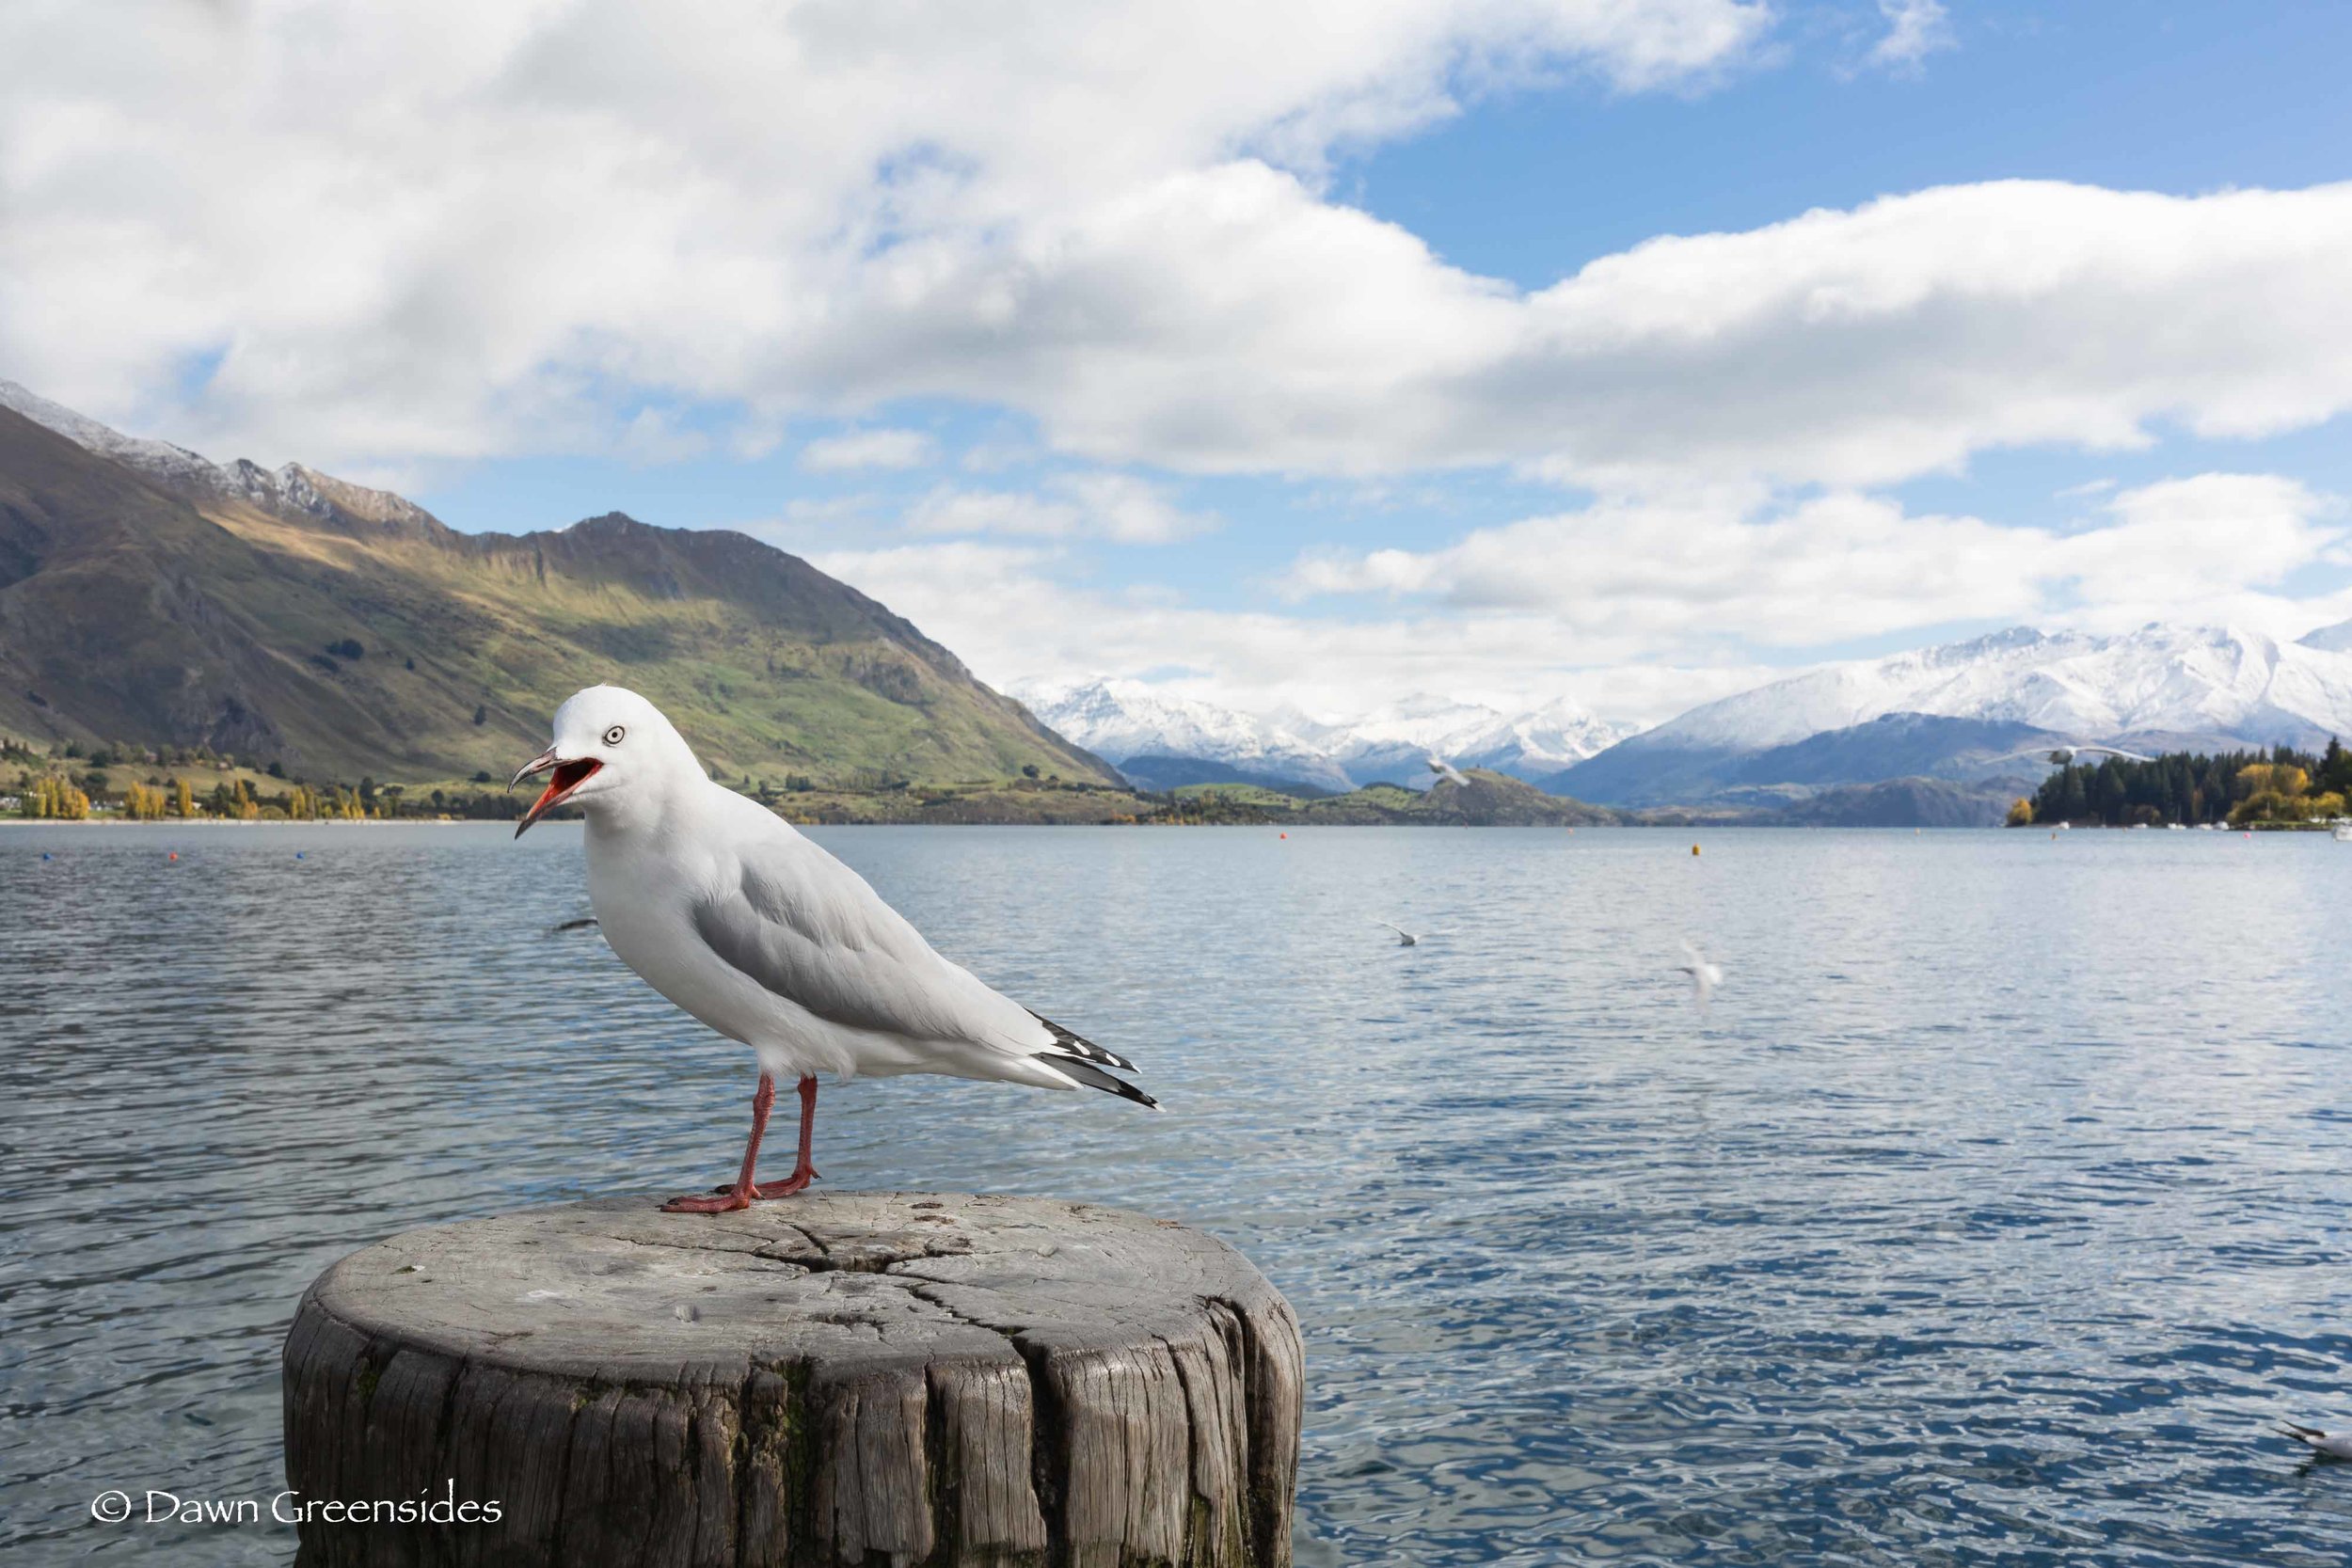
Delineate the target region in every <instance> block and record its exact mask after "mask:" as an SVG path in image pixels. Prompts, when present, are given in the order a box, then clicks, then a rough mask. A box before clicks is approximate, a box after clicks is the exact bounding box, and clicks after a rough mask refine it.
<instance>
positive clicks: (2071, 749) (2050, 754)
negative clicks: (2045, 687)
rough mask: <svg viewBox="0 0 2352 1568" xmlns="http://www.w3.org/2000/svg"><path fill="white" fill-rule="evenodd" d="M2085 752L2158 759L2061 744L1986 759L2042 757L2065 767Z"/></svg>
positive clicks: (2109, 748)
mask: <svg viewBox="0 0 2352 1568" xmlns="http://www.w3.org/2000/svg"><path fill="white" fill-rule="evenodd" d="M2083 752H2106V754H2107V755H2108V756H2111V757H2122V759H2123V760H2124V761H2125V762H2153V761H2155V760H2156V759H2155V758H2153V757H2144V756H2141V755H2140V754H2139V753H2138V752H2126V751H2123V750H2122V749H2121V748H2119V747H2115V746H2060V747H2058V748H2057V749H2056V750H2055V751H2047V752H2042V751H2026V752H2002V753H2001V754H2000V755H1999V756H1997V757H1987V758H1985V760H1986V761H1987V762H2010V761H2013V760H2014V759H2016V758H2018V757H2040V758H2042V760H2043V761H2044V762H2047V763H2048V764H2049V765H2050V766H2051V767H2053V768H2063V767H2065V766H2066V765H2067V764H2068V763H2070V762H2073V761H2074V759H2075V758H2076V757H2078V756H2080V755H2081V754H2082V753H2083Z"/></svg>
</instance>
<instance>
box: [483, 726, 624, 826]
mask: <svg viewBox="0 0 2352 1568" xmlns="http://www.w3.org/2000/svg"><path fill="white" fill-rule="evenodd" d="M603 766H604V764H602V763H600V762H598V761H597V760H596V758H594V757H581V758H580V760H579V761H577V762H559V761H557V760H556V756H555V748H554V747H552V746H550V747H548V749H547V750H546V751H544V752H540V753H539V754H538V755H537V756H535V757H532V759H531V760H530V761H529V762H526V763H524V764H523V765H522V767H521V768H518V769H516V773H515V777H514V779H513V780H512V781H511V782H510V783H509V784H507V786H506V787H507V788H509V789H512V788H514V787H515V785H516V784H520V783H522V782H523V781H524V780H525V779H528V778H530V777H531V776H532V774H534V773H545V772H547V771H548V769H549V768H552V769H554V773H553V776H552V777H550V778H549V779H548V786H547V788H545V789H543V790H541V791H540V792H539V798H538V799H537V800H533V801H532V802H531V809H530V810H529V811H527V812H525V813H523V819H522V820H521V821H519V822H517V823H516V824H515V836H516V838H520V837H522V836H523V834H524V833H525V832H529V831H530V828H531V825H532V823H533V822H536V821H538V820H539V818H541V817H543V816H546V815H547V814H548V813H549V812H551V811H553V810H554V809H555V808H556V807H558V806H560V805H562V804H563V803H564V801H566V800H570V799H571V796H572V791H573V790H575V789H578V788H579V787H580V785H581V784H586V783H587V782H588V776H589V775H590V774H592V773H594V772H595V771H596V769H597V768H602V767H603Z"/></svg>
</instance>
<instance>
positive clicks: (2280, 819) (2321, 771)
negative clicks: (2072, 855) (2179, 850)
mask: <svg viewBox="0 0 2352 1568" xmlns="http://www.w3.org/2000/svg"><path fill="white" fill-rule="evenodd" d="M2347 799H2352V752H2346V751H2345V750H2344V746H2343V744H2342V743H2341V742H2340V741H2337V740H2332V739H2331V740H2329V741H2328V749H2327V750H2326V751H2325V752H2320V753H2318V754H2316V755H2314V754H2312V753H2311V752H2300V751H2296V750H2295V749H2294V748H2292V747H2288V746H2280V747H2276V748H2274V749H2272V750H2270V751H2267V752H2221V753H2219V754H2216V755H2208V754H2205V753H2202V752H2167V753H2165V754H2164V755H2162V756H2159V757H2155V758H2153V759H2152V760H2150V761H2147V762H2133V761H2130V760H2128V759H2125V758H2122V757H2107V758H2106V759H2104V760H2103V761H2101V762H2099V763H2098V764H2096V765H2095V766H2093V765H2091V764H2088V763H2075V764H2072V765H2069V766H2067V767H2063V768H2058V769H2057V770H2056V771H2054V772H2053V773H2051V774H2050V776H2049V777H2048V778H2047V779H2044V780H2043V781H2042V787H2041V788H2040V789H2039V790H2037V791H2035V792H2034V796H2033V799H2032V800H2031V801H2030V802H2021V804H2022V805H2029V806H2030V810H2029V811H2020V810H2012V811H2011V812H2010V826H2012V827H2022V826H2024V825H2026V824H2027V823H2032V822H2078V823H2082V824H2084V825H2086V826H2088V825H2091V824H2098V825H2101V826H2105V827H2110V828H2126V827H2133V826H2136V825H2145V826H2148V827H2152V828H2156V827H2169V826H2170V825H2172V824H2174V823H2179V824H2180V825H2182V826H2184V827H2194V826H2196V825H2198V824H2200V823H2206V822H2211V823H2224V822H2226V823H2229V824H2230V825H2231V826H2233V827H2250V826H2259V825H2265V824H2268V825H2274V826H2275V825H2280V824H2287V823H2295V822H2309V821H2326V820H2328V818H2330V817H2336V816H2343V815H2344V811H2345V804H2344V802H2345V801H2346V800H2347Z"/></svg>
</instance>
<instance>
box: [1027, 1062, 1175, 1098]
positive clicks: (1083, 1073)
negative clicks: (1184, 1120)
mask: <svg viewBox="0 0 2352 1568" xmlns="http://www.w3.org/2000/svg"><path fill="white" fill-rule="evenodd" d="M1035 1059H1036V1060H1038V1061H1041V1062H1043V1063H1044V1064H1045V1065H1046V1066H1047V1067H1048V1068H1050V1069H1053V1070H1054V1071H1056V1072H1057V1073H1059V1074H1061V1076H1063V1077H1064V1078H1067V1079H1069V1080H1070V1081H1071V1082H1072V1083H1073V1084H1078V1085H1084V1086H1086V1087H1087V1088H1089V1089H1101V1090H1102V1091H1103V1092H1104V1094H1115V1095H1117V1096H1119V1098H1120V1099H1121V1100H1132V1101H1135V1102H1136V1104H1138V1105H1141V1106H1143V1107H1144V1108H1145V1109H1147V1110H1152V1111H1156V1110H1158V1109H1159V1108H1160V1102H1159V1101H1156V1100H1154V1099H1152V1097H1151V1096H1150V1095H1148V1094H1146V1093H1144V1092H1143V1091H1142V1090H1141V1089H1139V1088H1136V1086H1135V1085H1133V1084H1130V1083H1128V1082H1127V1080H1125V1079H1124V1078H1114V1077H1112V1076H1111V1075H1110V1074H1109V1073H1107V1072H1104V1070H1103V1069H1101V1068H1099V1067H1096V1066H1095V1065H1094V1064H1093V1063H1092V1062H1085V1061H1080V1060H1079V1059H1078V1058H1077V1057H1075V1056H1064V1055H1061V1054H1059V1053H1055V1052H1051V1051H1041V1052H1039V1053H1037V1055H1036V1058H1035Z"/></svg>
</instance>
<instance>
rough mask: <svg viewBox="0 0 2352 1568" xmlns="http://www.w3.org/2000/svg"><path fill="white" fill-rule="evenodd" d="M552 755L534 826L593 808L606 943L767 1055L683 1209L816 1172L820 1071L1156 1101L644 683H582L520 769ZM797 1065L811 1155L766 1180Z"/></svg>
mask: <svg viewBox="0 0 2352 1568" xmlns="http://www.w3.org/2000/svg"><path fill="white" fill-rule="evenodd" d="M536 773H547V774H549V775H550V776H549V778H548V784H547V787H546V789H545V790H544V791H543V792H542V793H541V794H540V796H539V798H538V800H534V801H533V802H532V806H531V809H530V810H529V811H528V812H526V813H525V814H524V815H523V818H522V820H521V822H520V823H518V824H517V825H516V829H515V835H516V837H517V838H519V837H521V836H522V834H523V832H525V830H527V829H529V828H530V826H531V825H532V823H533V822H536V821H538V820H539V819H540V818H541V817H542V816H546V815H547V814H548V812H550V811H552V810H554V809H555V808H556V807H558V806H561V805H572V806H577V807H579V808H580V814H581V815H582V816H585V817H586V818H587V820H588V831H587V845H588V897H589V902H590V903H591V904H593V905H594V906H595V908H596V921H597V924H598V927H599V928H600V929H601V930H602V931H603V933H604V939H605V941H606V942H607V943H608V944H610V945H611V947H612V951H613V952H615V953H617V954H619V955H620V957H621V960H622V962H624V963H626V964H628V966H629V968H631V969H633V970H635V971H636V972H637V973H638V974H639V975H641V976H642V977H644V980H645V982H646V983H647V984H648V985H650V986H652V987H653V989H654V990H658V991H660V993H661V994H662V995H664V996H666V997H668V998H669V999H670V1000H671V1001H672V1002H675V1003H676V1004H677V1005H678V1006H680V1007H683V1008H684V1009H685V1010H686V1011H687V1012H689V1013H691V1014H692V1015H693V1016H694V1017H696V1018H698V1019H700V1020H701V1021H702V1022H705V1023H707V1024H708V1025H710V1027H711V1028H713V1029H716V1030H717V1031H718V1032H719V1033H721V1034H722V1035H724V1036H726V1037H728V1038H730V1039H734V1040H739V1041H741V1042H742V1043H743V1044H745V1045H748V1046H750V1047H751V1048H752V1049H753V1050H754V1051H755V1052H756V1053H758V1057H759V1088H758V1092H757V1093H756V1094H755V1095H754V1096H753V1099H752V1135H751V1142H750V1144H749V1145H748V1147H746V1148H745V1149H744V1151H743V1165H742V1170H741V1172H740V1174H739V1176H738V1177H737V1178H736V1181H735V1184H734V1185H733V1186H732V1187H725V1188H721V1189H720V1190H719V1191H718V1192H717V1193H715V1194H711V1195H706V1196H692V1197H680V1198H673V1199H672V1200H671V1201H670V1202H669V1203H668V1204H667V1205H666V1206H665V1207H667V1208H668V1209H670V1210H671V1211H673V1212H682V1213H718V1212H725V1211H728V1210H734V1209H741V1208H743V1207H745V1206H746V1205H748V1204H749V1203H750V1202H751V1201H752V1199H753V1198H755V1197H784V1196H789V1195H791V1194H793V1193H797V1192H799V1191H801V1190H802V1189H803V1188H804V1187H806V1186H807V1185H808V1183H809V1182H810V1181H811V1180H814V1179H815V1177H816V1175H817V1171H816V1169H815V1167H814V1166H813V1165H811V1164H810V1163H809V1160H810V1141H811V1136H812V1133H813V1132H814V1129H815V1124H816V1116H817V1074H818V1073H820V1072H832V1073H836V1074H839V1075H840V1076H842V1077H844V1078H848V1077H855V1076H857V1075H859V1074H865V1075H868V1076H875V1077H880V1076H885V1075H889V1074H895V1073H902V1072H936V1073H944V1074H946V1075H948V1076H950V1077H956V1078H978V1079H994V1080H998V1081H1002V1082H1005V1083H1013V1084H1028V1085H1035V1086H1037V1087H1039V1088H1047V1089H1074V1088H1081V1087H1084V1088H1095V1089H1102V1090H1104V1091H1106V1092H1108V1093H1111V1094H1116V1095H1120V1096H1121V1097H1123V1098H1125V1099H1128V1100H1132V1101H1136V1103H1138V1104H1142V1105H1147V1106H1151V1105H1155V1104H1156V1102H1155V1101H1153V1100H1152V1097H1151V1096H1149V1095H1147V1094H1145V1093H1144V1092H1143V1091H1142V1090H1141V1089H1138V1088H1136V1086H1135V1085H1132V1084H1129V1083H1126V1082H1124V1081H1123V1080H1121V1079H1119V1078H1116V1077H1114V1076H1112V1074H1111V1073H1110V1072H1109V1071H1108V1070H1106V1069H1112V1068H1117V1069H1122V1070H1126V1071H1133V1070H1134V1069H1135V1064H1134V1063H1132V1062H1129V1061H1128V1060H1126V1059H1125V1058H1124V1057H1122V1056H1118V1055H1114V1054H1113V1053H1110V1052H1108V1051H1105V1050H1104V1049H1103V1048H1102V1047H1101V1046H1098V1045H1096V1044H1094V1043H1093V1042H1091V1041H1089V1040H1086V1039H1082V1038H1080V1037H1078V1036H1076V1035H1074V1034H1073V1033H1071V1032H1070V1031H1069V1030H1067V1029H1065V1028H1063V1027H1062V1026H1061V1025H1059V1024H1057V1023H1054V1022H1049V1021H1047V1020H1045V1019H1042V1018H1040V1017H1039V1016H1038V1015H1037V1014H1035V1013H1033V1012H1031V1011H1030V1010H1029V1009H1028V1008H1026V1007H1024V1006H1021V1005H1020V1004H1019V1003H1017V1002H1014V1001H1012V1000H1011V999H1010V998H1009V997H1006V996H1001V995H999V994H998V993H997V992H995V991H994V990H991V989H990V988H989V987H988V986H987V985H985V984H984V983H982V982H981V981H980V980H979V979H978V978H977V977H976V976H975V975H973V974H971V973H970V972H969V971H967V970H964V969H963V968H961V967H960V966H959V965H956V964H953V963H950V962H948V961H947V960H946V958H941V957H940V956H939V955H938V954H937V953H935V952H933V951H932V950H931V946H930V943H929V942H925V941H924V940H923V937H922V934H921V933H920V932H918V931H916V930H915V928H914V927H913V926H911V925H909V924H908V923H907V921H906V919H905V917H904V916H902V915H900V914H899V913H898V911H896V910H894V909H892V908H891V907H890V906H889V905H888V904H885V903H883V902H882V898H881V896H880V895H877V894H876V893H875V892H874V890H873V889H872V888H870V887H868V886H867V885H866V880H865V879H864V878H862V877H860V876H859V875H858V874H857V873H856V872H854V871H852V870H850V868H849V867H848V866H846V865H843V864H842V863H840V862H839V861H837V860H835V859H834V858H833V856H831V855H829V854H827V853H826V852H825V851H824V850H823V849H821V848H819V847H818V846H816V845H814V844H812V843H810V842H809V841H808V840H807V839H805V838H803V837H802V836H801V835H800V833H798V832H795V831H794V830H793V828H792V826H791V824H789V823H787V822H786V821H785V820H784V819H783V818H782V817H779V816H776V815H775V814H774V813H773V812H771V811H769V810H768V809H767V808H766V807H764V806H762V805H760V804H758V803H757V802H755V801H753V800H746V799H745V798H744V797H742V796H740V795H738V794H736V793H735V792H734V791H733V790H731V789H728V788H727V787H725V786H724V785H723V784H714V783H712V782H711V780H710V778H709V777H708V775H707V774H706V773H705V772H704V770H703V767H702V764H701V763H699V762H697V761H696V760H695V757H694V753H693V752H692V751H691V750H690V749H689V748H688V746H687V744H686V741H685V738H684V737H683V736H680V735H679V734H678V733H677V731H676V729H675V727H673V726H672V724H671V723H670V721H669V720H668V719H667V718H665V717H663V715H662V713H661V711H660V709H659V708H657V707H655V706H654V705H652V704H651V703H649V702H647V701H646V700H645V699H644V698H643V697H640V696H639V695H637V694H636V693H635V692H633V691H625V690H623V689H620V688H618V687H612V686H592V687H590V688H588V689H586V690H585V691H581V692H579V693H577V694H576V695H574V696H573V697H572V698H571V700H570V701H568V702H566V703H565V704H564V705H563V706H562V707H560V708H558V709H557V710H556V713H555V744H553V745H552V746H549V747H548V749H547V750H546V751H545V752H541V753H540V754H539V755H537V756H535V757H533V758H532V759H531V761H529V762H528V763H525V764H524V765H523V768H522V770H521V771H520V772H518V773H516V775H515V782H516V783H517V784H519V783H521V782H522V781H523V780H524V779H526V778H528V777H530V776H532V775H533V774H536ZM780 1076H782V1077H793V1078H797V1079H799V1080H800V1094H801V1144H800V1159H799V1161H798V1162H797V1163H796V1164H795V1165H794V1167H793V1171H792V1174H791V1176H790V1177H789V1178H787V1180H783V1181H771V1182H768V1183H766V1184H764V1185H763V1184H760V1183H759V1182H757V1181H756V1180H755V1166H756V1165H757V1164H758V1160H759V1140H760V1135H761V1133H762V1132H765V1131H766V1128H767V1124H768V1110H769V1107H770V1106H771V1104H772V1103H773V1102H774V1100H775V1079H776V1078H778V1077H780Z"/></svg>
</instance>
